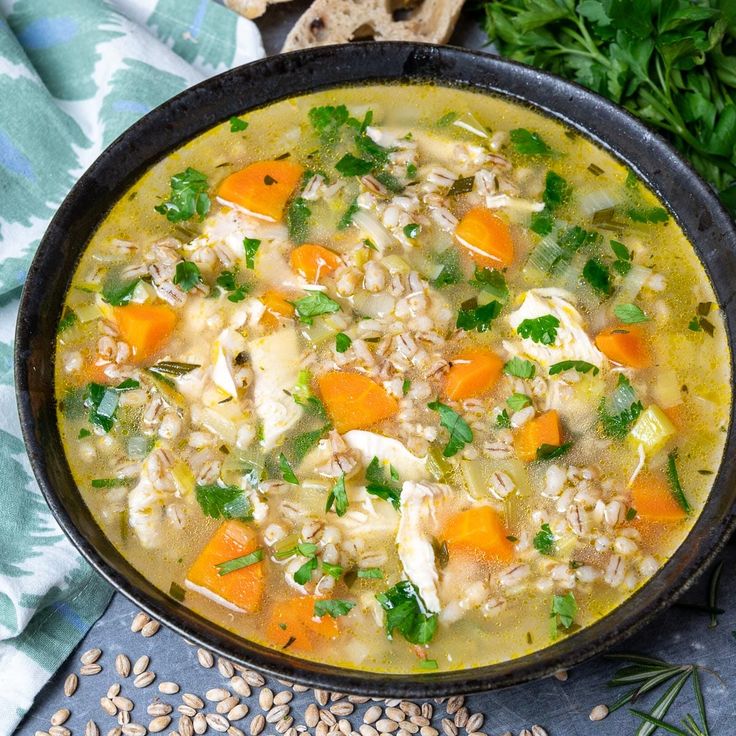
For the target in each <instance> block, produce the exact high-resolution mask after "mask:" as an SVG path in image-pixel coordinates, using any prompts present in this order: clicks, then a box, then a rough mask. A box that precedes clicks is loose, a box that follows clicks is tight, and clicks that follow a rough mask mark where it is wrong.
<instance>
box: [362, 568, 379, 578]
mask: <svg viewBox="0 0 736 736" xmlns="http://www.w3.org/2000/svg"><path fill="white" fill-rule="evenodd" d="M357 577H359V578H364V579H366V580H381V579H382V578H383V570H381V568H380V567H359V568H358V572H357Z"/></svg>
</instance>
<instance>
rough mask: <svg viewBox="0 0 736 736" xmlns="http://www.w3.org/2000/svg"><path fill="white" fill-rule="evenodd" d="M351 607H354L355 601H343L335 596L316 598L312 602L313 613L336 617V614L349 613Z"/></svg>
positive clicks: (343, 614)
mask: <svg viewBox="0 0 736 736" xmlns="http://www.w3.org/2000/svg"><path fill="white" fill-rule="evenodd" d="M353 608H355V603H352V602H351V601H343V600H339V599H337V598H332V599H329V600H316V601H315V602H314V615H315V616H319V617H321V616H331V617H332V618H337V617H338V616H345V615H346V614H348V613H350V611H351V610H352V609H353Z"/></svg>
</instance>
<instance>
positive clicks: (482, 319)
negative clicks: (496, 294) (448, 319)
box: [455, 299, 502, 332]
mask: <svg viewBox="0 0 736 736" xmlns="http://www.w3.org/2000/svg"><path fill="white" fill-rule="evenodd" d="M501 309H502V305H501V302H497V301H492V302H488V304H484V305H483V306H481V307H479V306H478V302H477V300H475V299H469V300H468V301H466V302H463V304H462V306H461V307H460V310H459V311H458V313H457V320H456V322H455V326H456V327H457V328H458V330H465V331H467V332H472V331H473V330H476V331H477V332H487V331H488V330H489V329H490V328H491V324H492V323H493V320H494V319H496V317H498V315H499V314H501Z"/></svg>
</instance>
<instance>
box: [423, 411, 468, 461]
mask: <svg viewBox="0 0 736 736" xmlns="http://www.w3.org/2000/svg"><path fill="white" fill-rule="evenodd" d="M427 407H428V408H429V409H431V410H432V411H436V412H438V413H439V415H440V426H442V427H444V428H445V429H446V430H447V431H448V432H449V433H450V439H449V441H448V443H447V446H446V447H445V449H444V451H443V453H442V454H443V456H444V457H452V456H453V455H456V454H457V453H458V452H459V451H460V450H462V449H463V447H465V445H467V444H468V443H470V442H472V441H473V430H472V429H470V427H469V426H468V423H467V422H466V421H465V420H464V419H463V418H462V417H461V416H460V415H459V414H458V413H457V412H456V411H455V410H454V409H451V408H450V407H449V406H447V404H442V403H440V402H439V401H432V402H431V403H429V404H427Z"/></svg>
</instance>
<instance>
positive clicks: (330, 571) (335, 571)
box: [320, 560, 342, 580]
mask: <svg viewBox="0 0 736 736" xmlns="http://www.w3.org/2000/svg"><path fill="white" fill-rule="evenodd" d="M320 565H321V566H322V571H323V572H324V573H325V574H326V575H329V576H330V577H331V578H335V580H339V578H340V576H341V575H342V566H341V565H331V564H330V563H329V562H325V561H324V560H322V561H321V562H320Z"/></svg>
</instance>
